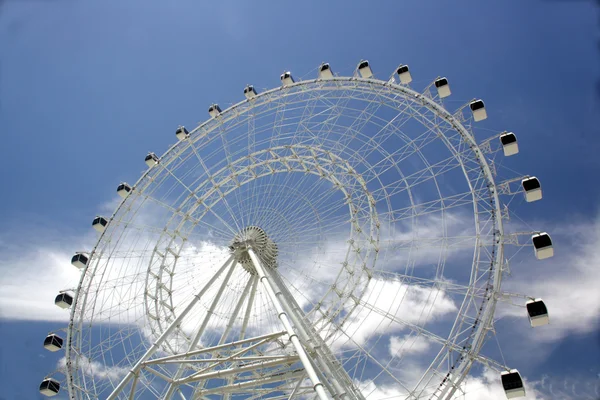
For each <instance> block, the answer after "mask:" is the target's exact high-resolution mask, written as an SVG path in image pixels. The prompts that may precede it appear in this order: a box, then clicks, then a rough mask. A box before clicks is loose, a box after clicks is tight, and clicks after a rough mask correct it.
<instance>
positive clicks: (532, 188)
mask: <svg viewBox="0 0 600 400" xmlns="http://www.w3.org/2000/svg"><path fill="white" fill-rule="evenodd" d="M521 186H523V191H524V192H525V201H527V202H528V203H531V202H532V201H538V200H541V199H542V185H541V184H540V180H539V179H538V178H536V177H535V176H532V177H529V178H525V179H523V180H521Z"/></svg>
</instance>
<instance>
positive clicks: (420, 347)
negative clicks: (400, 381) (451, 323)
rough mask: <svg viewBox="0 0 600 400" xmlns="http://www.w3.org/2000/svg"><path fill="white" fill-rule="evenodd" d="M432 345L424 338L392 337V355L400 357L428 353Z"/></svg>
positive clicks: (414, 336)
mask: <svg viewBox="0 0 600 400" xmlns="http://www.w3.org/2000/svg"><path fill="white" fill-rule="evenodd" d="M430 345H431V343H430V342H429V341H428V340H427V339H426V338H425V337H423V336H418V335H404V336H402V337H398V336H391V337H390V345H389V350H390V355H391V356H392V357H393V356H396V357H399V356H402V355H405V354H419V353H424V352H426V351H427V350H428V349H429V347H430Z"/></svg>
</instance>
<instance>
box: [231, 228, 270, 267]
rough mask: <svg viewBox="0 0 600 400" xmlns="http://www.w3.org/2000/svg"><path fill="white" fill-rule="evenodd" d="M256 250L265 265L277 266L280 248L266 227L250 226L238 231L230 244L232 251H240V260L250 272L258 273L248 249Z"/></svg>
mask: <svg viewBox="0 0 600 400" xmlns="http://www.w3.org/2000/svg"><path fill="white" fill-rule="evenodd" d="M249 248H251V249H252V250H254V252H255V253H256V255H257V256H258V258H259V259H260V260H261V262H262V263H263V265H264V266H265V267H271V268H277V254H278V249H277V245H276V244H275V242H273V241H272V240H271V238H269V236H268V235H267V233H266V232H265V231H264V229H262V228H260V227H258V226H248V227H246V228H244V229H242V230H241V231H240V232H239V233H237V234H236V235H235V236H234V238H233V240H232V242H231V245H230V246H229V250H230V251H231V253H236V252H237V253H238V257H237V259H238V262H239V263H240V264H241V265H242V267H243V268H244V269H245V270H246V271H248V272H249V273H250V274H253V275H254V274H256V270H255V268H254V264H253V263H252V260H251V259H250V255H249V254H248V249H249Z"/></svg>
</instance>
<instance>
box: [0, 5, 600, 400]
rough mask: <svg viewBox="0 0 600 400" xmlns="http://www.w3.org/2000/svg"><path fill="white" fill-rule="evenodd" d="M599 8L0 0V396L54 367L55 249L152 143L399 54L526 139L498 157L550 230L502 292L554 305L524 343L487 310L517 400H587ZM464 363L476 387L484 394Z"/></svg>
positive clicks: (507, 319)
mask: <svg viewBox="0 0 600 400" xmlns="http://www.w3.org/2000/svg"><path fill="white" fill-rule="evenodd" d="M599 21H600V14H599V12H598V4H597V2H592V1H559V0H554V1H548V0H545V1H542V0H536V1H529V2H519V1H516V0H507V1H503V2H476V1H462V2H457V3H450V2H442V1H427V2H418V1H412V0H411V1H408V0H406V1H402V2H395V1H380V2H356V3H353V4H350V3H349V2H341V1H337V2H336V1H332V2H316V1H305V2H296V3H277V4H275V3H270V2H265V1H257V2H233V1H232V2H227V3H223V4H217V3H214V2H213V3H203V4H201V3H200V2H193V1H179V2H176V3H175V2H157V1H146V2H143V1H141V0H132V1H129V2H99V1H71V0H46V1H35V0H4V1H2V2H0V139H1V141H0V148H1V149H3V150H4V151H3V152H2V157H1V158H0V171H1V173H0V174H1V175H0V177H1V182H2V185H3V187H4V188H5V190H4V191H3V196H0V220H1V221H2V223H0V272H1V273H0V287H1V288H2V292H0V333H1V335H2V337H3V338H4V339H5V342H4V343H9V345H3V346H2V347H0V387H2V388H3V390H2V392H1V393H0V399H2V400H12V399H16V400H19V399H32V398H38V397H40V396H39V394H37V386H38V384H39V381H40V379H41V378H42V377H43V376H45V374H46V373H48V371H52V370H53V369H55V368H56V364H57V361H58V357H55V355H54V354H52V353H48V352H46V351H45V350H44V349H43V348H42V346H41V341H42V340H43V338H44V337H45V335H46V333H47V332H49V331H53V330H55V329H59V328H60V327H61V326H64V324H65V323H64V314H63V315H62V316H59V317H57V316H56V315H57V314H56V313H55V310H54V305H52V297H53V295H54V293H55V292H56V291H57V290H59V289H62V288H64V287H56V286H55V284H56V283H57V282H61V281H62V282H65V285H68V284H69V283H72V282H73V280H74V279H75V278H76V271H73V270H72V267H70V265H68V260H69V258H70V256H71V255H72V253H73V252H74V251H77V250H81V249H85V248H88V247H89V246H90V245H91V244H93V243H94V240H95V238H96V235H95V233H94V232H93V231H92V230H91V229H90V222H91V219H92V218H93V217H94V216H95V215H96V214H97V213H106V214H109V213H110V212H111V211H112V209H114V207H115V205H116V203H115V195H114V190H115V187H116V185H117V184H118V183H119V182H121V181H128V182H130V183H132V182H135V181H136V180H137V178H138V177H139V176H140V174H141V173H142V172H143V171H144V170H145V165H144V164H143V157H144V156H145V154H146V153H147V152H148V151H154V152H156V153H157V154H162V153H163V152H164V151H166V150H167V149H168V148H169V147H170V145H172V144H173V143H174V142H175V136H174V134H173V132H174V129H175V128H176V127H177V126H178V125H180V124H181V125H186V126H188V127H189V126H195V125H196V124H197V123H199V122H201V121H204V120H205V119H206V118H207V117H208V116H207V114H206V109H207V107H208V105H210V104H212V103H219V104H221V106H222V108H225V107H228V106H229V105H231V104H234V103H237V102H238V101H240V100H241V99H242V96H243V95H242V89H243V87H244V86H245V85H246V84H249V83H251V84H253V85H255V86H256V87H258V88H271V87H276V86H278V85H279V75H280V74H281V73H282V71H284V70H290V71H292V72H293V73H294V74H295V75H297V76H311V74H312V75H315V74H316V71H315V68H316V67H317V66H318V65H319V64H320V63H321V62H329V63H330V64H331V65H332V67H333V68H334V70H335V69H337V70H341V71H352V69H353V68H354V66H355V65H356V64H357V63H358V62H359V61H360V60H361V59H368V60H369V61H370V63H371V65H372V67H373V70H374V73H375V75H376V76H377V77H381V78H387V77H388V76H389V75H390V74H391V73H392V71H393V70H394V68H395V67H396V66H398V64H400V63H405V64H408V65H409V66H410V68H411V71H412V74H413V78H414V79H415V83H414V84H415V86H418V87H423V86H425V85H426V84H427V83H429V82H431V81H432V80H433V79H434V78H435V77H437V76H442V75H443V76H446V77H447V78H448V79H449V80H450V82H451V85H452V90H453V95H452V97H451V98H450V99H449V101H448V102H447V103H446V105H447V106H448V107H456V108H457V107H459V106H460V105H462V104H464V103H465V102H467V101H469V100H470V99H472V98H474V97H480V98H482V99H484V100H485V104H486V107H487V109H488V115H489V120H490V121H487V122H489V125H486V126H488V127H489V128H494V129H497V131H501V130H505V129H507V130H511V131H514V132H515V133H517V134H518V137H519V145H520V148H521V149H523V150H524V149H528V151H527V152H525V151H522V154H520V155H519V156H518V157H512V158H511V160H510V168H511V169H512V170H514V171H516V174H517V176H518V175H519V174H520V175H524V174H535V175H536V176H538V177H539V178H540V180H541V181H542V185H543V190H544V199H543V200H542V201H540V202H537V203H535V207H527V208H523V209H522V211H521V212H519V214H518V215H519V217H520V218H522V220H523V221H526V223H527V224H528V225H530V226H536V227H543V230H546V231H548V232H549V233H551V234H552V237H553V240H554V241H555V251H556V257H554V258H553V259H551V260H550V261H548V263H546V264H544V267H543V268H542V269H539V267H536V268H531V267H530V266H529V265H528V264H519V265H515V266H513V267H512V269H513V270H512V275H513V276H512V279H511V283H510V284H509V286H508V288H510V289H512V290H514V291H515V292H519V291H521V292H525V293H528V294H532V295H535V296H536V297H543V298H544V299H545V300H547V302H548V304H549V305H550V304H552V305H554V308H553V309H550V312H551V316H552V324H551V325H549V326H548V327H544V329H545V328H548V329H545V330H542V329H541V328H538V329H536V330H535V335H536V336H535V337H532V336H531V331H530V330H528V329H529V328H528V327H527V321H526V320H525V321H523V319H522V318H521V317H517V314H516V313H515V312H514V311H513V310H511V309H509V308H501V309H499V310H498V318H499V321H498V328H497V329H498V337H499V340H500V341H501V344H502V343H503V344H502V345H501V348H502V353H503V356H504V357H505V358H506V360H507V361H510V364H511V365H516V366H518V368H519V370H520V371H521V372H522V373H523V375H524V376H525V378H526V379H527V381H528V385H529V386H528V387H530V388H535V390H534V391H532V392H535V394H534V395H533V394H532V396H533V397H530V398H537V399H597V398H600V362H599V360H600V327H599V326H598V315H599V313H600V294H599V293H600V292H599V291H598V289H597V288H598V287H599V286H600V272H598V271H599V268H600V261H598V260H600V250H599V249H600V214H599V211H600V210H599V208H598V206H599V199H600V186H599V185H597V184H596V183H597V181H598V178H597V176H598V173H599V172H600V157H598V154H599V152H600V139H599V135H598V134H599V133H600V130H599V129H598V117H600V112H599V110H600V62H599V60H600V59H599V56H600V53H599V51H600V49H599V47H598V43H599V40H600V36H599V34H600V26H599V25H600V24H599ZM482 138H483V136H482V137H481V138H478V139H482ZM65 264H66V266H65ZM513 281H514V282H513ZM46 304H47V305H46ZM61 319H63V320H61ZM525 332H528V333H525ZM528 335H529V336H528ZM514 338H518V340H514ZM477 373H479V375H478V378H477V379H474V380H473V382H472V383H471V385H472V386H471V388H472V391H473V393H476V395H477V396H480V397H477V398H482V399H483V398H496V397H494V396H497V395H498V393H499V392H498V391H497V390H498V388H497V382H496V381H495V380H494V377H493V376H492V375H489V373H487V372H486V371H478V372H477ZM500 393H501V392H500ZM486 396H487V397H486ZM471 398H473V399H475V398H476V397H471ZM498 398H501V397H498Z"/></svg>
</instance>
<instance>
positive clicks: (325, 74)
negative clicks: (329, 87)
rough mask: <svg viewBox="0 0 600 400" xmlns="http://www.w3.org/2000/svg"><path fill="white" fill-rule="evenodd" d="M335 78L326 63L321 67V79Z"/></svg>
mask: <svg viewBox="0 0 600 400" xmlns="http://www.w3.org/2000/svg"><path fill="white" fill-rule="evenodd" d="M331 78H333V71H331V67H330V66H329V64H327V63H324V64H321V65H320V66H319V79H331Z"/></svg>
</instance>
